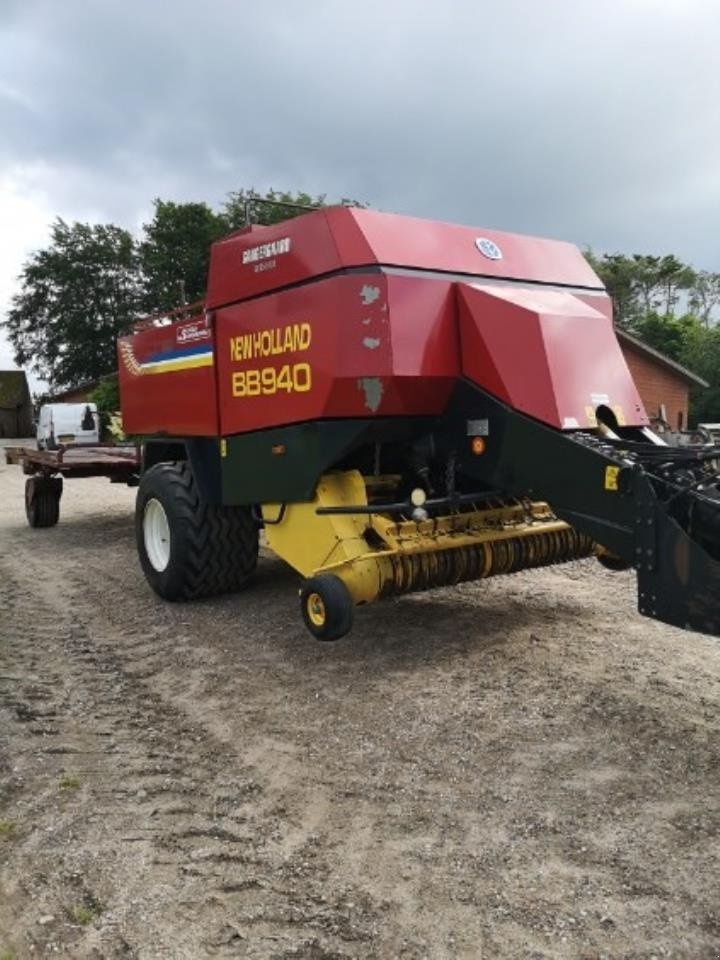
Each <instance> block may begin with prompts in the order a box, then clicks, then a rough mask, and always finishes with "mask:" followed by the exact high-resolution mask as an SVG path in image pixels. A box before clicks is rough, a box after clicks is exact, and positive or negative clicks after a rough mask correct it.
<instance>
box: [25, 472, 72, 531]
mask: <svg viewBox="0 0 720 960" xmlns="http://www.w3.org/2000/svg"><path fill="white" fill-rule="evenodd" d="M62 488H63V482H62V477H41V476H38V477H28V479H27V480H26V481H25V516H26V517H27V521H28V523H29V524H30V526H31V527H54V526H55V524H56V523H57V522H58V520H59V519H60V497H61V496H62Z"/></svg>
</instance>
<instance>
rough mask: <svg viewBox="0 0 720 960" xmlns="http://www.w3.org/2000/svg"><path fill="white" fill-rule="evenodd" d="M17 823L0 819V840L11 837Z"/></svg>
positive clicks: (0, 956)
mask: <svg viewBox="0 0 720 960" xmlns="http://www.w3.org/2000/svg"><path fill="white" fill-rule="evenodd" d="M16 826H17V824H16V823H15V821H14V820H0V840H2V838H3V837H11V836H12V835H13V834H14V833H15V827H16ZM0 960H5V955H4V954H2V953H0Z"/></svg>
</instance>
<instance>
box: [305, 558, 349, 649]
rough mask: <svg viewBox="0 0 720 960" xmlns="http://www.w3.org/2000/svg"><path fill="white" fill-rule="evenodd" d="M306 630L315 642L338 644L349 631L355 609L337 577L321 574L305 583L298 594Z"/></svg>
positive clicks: (344, 587)
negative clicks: (327, 641) (336, 642)
mask: <svg viewBox="0 0 720 960" xmlns="http://www.w3.org/2000/svg"><path fill="white" fill-rule="evenodd" d="M300 609H301V611H302V617H303V620H304V621H305V626H306V627H307V628H308V630H309V631H310V633H311V634H312V635H313V636H314V637H316V638H317V639H318V640H339V639H340V637H344V636H345V634H346V633H348V632H349V631H350V628H351V627H352V623H353V614H354V612H355V605H354V603H353V601H352V597H351V596H350V591H349V590H348V588H347V587H346V586H345V584H344V583H343V582H342V580H341V579H340V577H336V576H335V575H334V574H332V573H321V574H319V575H318V576H317V577H310V579H309V580H306V581H305V583H304V584H303V586H302V590H301V591H300Z"/></svg>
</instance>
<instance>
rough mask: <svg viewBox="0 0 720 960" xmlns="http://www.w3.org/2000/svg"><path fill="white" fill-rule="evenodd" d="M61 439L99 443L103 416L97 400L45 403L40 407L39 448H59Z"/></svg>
mask: <svg viewBox="0 0 720 960" xmlns="http://www.w3.org/2000/svg"><path fill="white" fill-rule="evenodd" d="M61 443H62V444H67V443H100V416H99V414H98V412H97V406H96V405H95V404H94V403H44V404H43V405H42V406H41V407H40V416H39V417H38V425H37V445H38V450H57V448H58V447H59V446H60V444H61Z"/></svg>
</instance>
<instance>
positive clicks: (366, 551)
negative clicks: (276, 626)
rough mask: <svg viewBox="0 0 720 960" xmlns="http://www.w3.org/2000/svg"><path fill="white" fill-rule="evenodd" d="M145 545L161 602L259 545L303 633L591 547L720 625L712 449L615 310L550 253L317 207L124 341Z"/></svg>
mask: <svg viewBox="0 0 720 960" xmlns="http://www.w3.org/2000/svg"><path fill="white" fill-rule="evenodd" d="M118 352H119V368H120V386H121V397H122V412H123V422H124V427H125V430H126V432H128V433H134V434H143V435H145V436H146V437H151V439H148V440H147V442H146V443H145V446H144V461H143V474H142V478H141V482H140V487H139V490H138V498H137V514H136V530H137V542H138V550H139V554H140V559H141V563H142V566H143V569H144V572H145V574H146V576H147V579H148V581H149V582H150V584H151V585H152V587H153V588H154V589H155V590H156V592H157V593H158V594H160V596H162V597H164V598H166V599H168V600H176V599H193V598H195V597H203V596H208V595H211V594H215V593H219V592H223V591H228V590H234V589H237V588H239V587H240V586H242V585H243V584H244V582H245V581H246V580H247V579H248V577H249V575H250V574H251V572H252V570H253V569H254V567H255V564H256V560H257V552H258V531H259V528H260V527H264V530H265V536H266V540H267V544H268V545H269V547H270V548H271V549H272V550H273V551H275V553H277V554H278V555H279V556H280V557H282V558H283V559H285V560H286V561H287V562H288V563H289V564H291V565H292V566H293V567H294V568H295V569H296V570H297V571H298V572H299V573H300V574H301V575H302V577H303V578H304V581H303V587H302V590H301V595H300V596H301V610H302V615H303V618H304V620H305V623H306V625H307V627H308V628H309V629H310V631H311V632H312V633H313V634H314V635H315V636H317V637H319V638H323V639H335V638H337V637H340V636H342V635H343V634H345V633H346V632H347V631H348V630H349V629H350V626H351V623H352V619H353V612H354V608H355V606H357V605H359V604H363V603H367V602H369V601H372V600H375V599H378V598H380V597H384V596H389V595H396V594H400V593H403V592H407V591H412V590H420V589H427V588H429V587H435V586H446V585H449V584H455V583H458V582H460V581H466V580H474V579H479V578H482V577H487V576H491V575H494V574H499V573H511V572H513V571H517V570H521V569H525V568H529V567H537V566H542V565H546V564H553V563H558V562H561V561H567V560H572V559H575V558H579V557H584V556H587V555H590V554H595V555H597V556H598V558H599V559H600V560H601V562H603V563H605V564H606V565H607V566H610V567H613V568H623V567H629V566H633V567H634V568H635V569H636V570H637V578H638V594H639V609H640V611H641V613H643V614H645V615H647V616H651V617H655V618H657V619H660V620H664V621H665V622H667V623H670V624H675V625H677V626H680V627H689V628H693V629H696V630H700V631H705V632H709V633H714V634H717V633H720V562H719V560H720V493H719V490H718V475H717V473H716V472H715V471H716V468H717V457H718V455H719V451H718V449H716V448H711V447H689V448H688V447H685V448H673V447H669V446H667V445H665V444H664V443H663V441H662V440H661V439H660V438H658V437H657V436H655V435H654V434H653V433H652V432H651V431H650V429H649V426H648V419H647V416H646V414H645V411H644V409H643V406H642V403H641V401H640V398H639V396H638V393H637V390H636V388H635V385H634V383H633V380H632V378H631V376H630V374H629V372H628V368H627V365H626V363H625V361H624V359H623V356H622V353H621V351H620V348H619V346H618V343H617V340H616V337H615V334H614V331H613V325H612V307H611V301H610V299H609V298H608V296H607V294H606V292H605V290H604V289H603V286H602V284H601V282H600V280H599V279H598V277H597V276H596V275H595V273H594V272H593V271H592V269H591V268H590V266H589V265H588V264H587V262H586V261H585V260H584V259H583V257H582V255H581V254H580V252H579V251H578V250H577V249H576V248H575V247H573V246H571V245H569V244H566V243H560V242H556V241H551V240H541V239H536V238H532V237H522V236H516V235H511V234H502V233H498V232H495V231H478V230H475V229H470V228H467V227H461V226H453V225H449V224H444V223H436V222H429V221H423V220H416V219H411V218H407V217H401V216H393V215H387V214H380V213H375V212H371V211H366V210H357V209H348V208H342V207H341V208H330V209H326V210H321V211H317V212H313V213H309V214H307V215H303V216H300V217H298V218H297V219H294V220H291V221H288V222H285V223H281V224H277V225H275V226H272V227H255V226H253V227H250V228H247V229H245V230H241V231H239V232H238V233H235V234H232V235H231V236H229V237H227V238H226V239H224V240H221V241H220V242H218V243H216V244H214V246H213V248H212V251H211V262H210V273H209V278H208V292H207V297H206V301H205V303H204V304H203V306H202V309H200V310H199V311H198V312H197V314H196V315H192V316H187V314H183V315H182V319H179V320H176V321H175V322H168V321H167V320H155V321H146V322H144V323H141V324H139V325H138V326H137V327H136V330H135V332H134V333H133V334H131V335H130V336H127V337H124V338H122V339H121V340H120V341H119V345H118Z"/></svg>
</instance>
